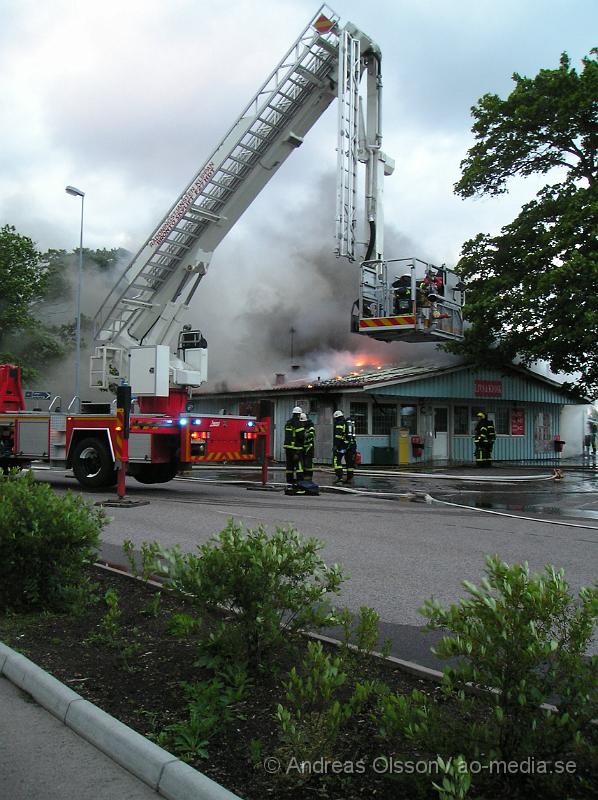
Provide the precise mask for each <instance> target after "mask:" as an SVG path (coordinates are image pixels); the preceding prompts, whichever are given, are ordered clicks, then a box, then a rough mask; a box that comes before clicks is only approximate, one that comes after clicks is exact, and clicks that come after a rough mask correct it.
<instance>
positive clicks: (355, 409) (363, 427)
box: [349, 403, 368, 435]
mask: <svg viewBox="0 0 598 800" xmlns="http://www.w3.org/2000/svg"><path fill="white" fill-rule="evenodd" d="M349 418H350V419H352V420H353V422H354V423H355V433H356V434H357V435H360V434H361V435H364V434H367V432H368V404H367V403H351V404H350V405H349Z"/></svg>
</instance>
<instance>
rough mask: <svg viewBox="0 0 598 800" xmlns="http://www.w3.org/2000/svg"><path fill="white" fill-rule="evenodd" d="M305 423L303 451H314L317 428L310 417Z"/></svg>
mask: <svg viewBox="0 0 598 800" xmlns="http://www.w3.org/2000/svg"><path fill="white" fill-rule="evenodd" d="M303 424H304V425H305V436H304V439H303V452H304V453H313V451H314V445H315V441H316V429H315V426H314V424H313V422H312V421H311V419H308V420H307V422H304V423H303Z"/></svg>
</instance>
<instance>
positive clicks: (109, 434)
mask: <svg viewBox="0 0 598 800" xmlns="http://www.w3.org/2000/svg"><path fill="white" fill-rule="evenodd" d="M91 405H93V406H94V407H90V406H91ZM102 405H103V404H90V406H88V407H87V409H86V410H85V412H84V413H78V414H67V413H62V412H61V411H60V410H59V409H58V408H56V409H55V410H50V411H48V412H45V413H42V412H36V411H25V410H24V409H25V402H24V398H23V392H22V390H21V381H20V374H19V368H18V367H15V366H12V365H7V364H2V365H0V412H1V413H0V468H3V469H5V470H6V469H9V468H10V467H16V466H24V465H28V464H30V463H31V462H32V461H43V462H46V463H48V464H49V465H50V466H54V467H70V468H72V470H73V473H74V475H75V477H76V478H77V480H78V481H79V483H80V484H81V485H82V486H86V487H88V488H99V487H109V486H114V485H115V483H116V479H117V468H118V467H119V466H120V463H121V455H122V446H123V435H122V434H123V425H122V418H121V417H120V416H119V415H117V414H114V413H111V411H110V404H107V408H102ZM94 408H95V409H97V410H99V411H102V412H104V413H97V410H96V411H94ZM269 432H270V426H269V420H268V419H265V420H262V421H258V420H256V419H255V418H252V417H236V416H229V415H218V416H216V415H213V414H209V415H196V414H193V415H187V414H184V413H180V414H176V415H175V414H172V415H168V414H160V413H154V414H143V413H139V414H133V415H131V418H130V438H129V440H128V448H129V452H128V461H127V464H126V472H127V474H128V475H132V476H133V477H135V478H136V479H137V480H138V481H139V482H140V483H165V482H166V481H169V480H171V479H172V478H174V476H175V475H176V474H177V473H178V472H180V471H182V470H187V469H190V468H191V467H193V465H194V464H201V463H211V462H222V461H227V462H252V461H253V462H255V461H256V459H257V457H258V455H260V454H261V457H262V458H263V456H264V454H267V453H268V452H269V449H270V447H269ZM260 440H262V441H263V446H262V447H258V442H260Z"/></svg>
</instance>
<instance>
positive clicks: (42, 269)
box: [0, 225, 128, 379]
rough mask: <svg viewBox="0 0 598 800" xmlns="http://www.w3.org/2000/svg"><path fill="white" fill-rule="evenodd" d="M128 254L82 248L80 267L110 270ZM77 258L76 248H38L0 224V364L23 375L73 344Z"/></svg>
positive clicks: (33, 373) (86, 323) (84, 319)
mask: <svg viewBox="0 0 598 800" xmlns="http://www.w3.org/2000/svg"><path fill="white" fill-rule="evenodd" d="M127 255H128V254H127V253H126V251H124V250H121V249H120V248H114V249H112V250H106V249H105V248H102V249H101V250H89V249H86V248H83V269H84V270H85V272H87V271H90V272H91V271H93V270H95V271H100V272H106V271H109V270H113V269H114V268H115V267H117V265H118V263H119V262H122V261H123V260H124V259H125V258H126V256H127ZM78 262H79V251H78V250H74V251H73V252H72V253H68V252H67V251H66V250H48V251H47V252H46V253H40V252H39V251H38V250H37V249H36V247H35V245H34V243H33V242H32V240H31V239H29V238H28V237H27V236H23V235H21V234H19V233H17V232H16V230H15V228H14V227H12V226H10V225H5V226H4V228H1V229H0V286H1V287H2V291H1V294H0V363H1V362H4V363H15V364H18V365H19V366H21V368H22V371H23V376H24V378H25V379H32V378H34V377H36V375H37V374H38V372H42V371H43V370H44V368H45V367H48V366H49V365H50V364H51V363H53V362H56V361H57V360H59V359H60V358H63V357H65V356H66V355H67V354H68V353H69V352H70V350H72V349H73V347H74V344H75V327H76V320H75V307H74V302H75V298H74V294H75V292H74V289H75V286H76V281H77V277H76V274H77V269H78ZM81 324H82V329H83V331H84V332H85V330H86V329H88V328H89V326H90V321H89V319H88V318H87V317H85V315H82V321H81Z"/></svg>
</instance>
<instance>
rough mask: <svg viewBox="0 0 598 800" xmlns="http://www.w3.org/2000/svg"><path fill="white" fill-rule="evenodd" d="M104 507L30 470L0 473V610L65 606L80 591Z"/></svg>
mask: <svg viewBox="0 0 598 800" xmlns="http://www.w3.org/2000/svg"><path fill="white" fill-rule="evenodd" d="M104 522H105V516H104V513H103V511H101V510H98V509H94V508H92V507H90V506H89V505H88V504H87V503H86V502H85V501H84V500H83V499H82V498H81V497H80V496H78V495H74V494H71V493H70V492H67V493H66V494H64V495H58V494H56V492H54V491H53V489H52V488H51V487H50V486H48V485H47V484H45V483H36V481H35V480H34V478H33V476H32V475H31V474H30V473H21V474H11V475H8V476H0V610H6V609H13V610H28V609H54V610H61V609H66V608H68V607H70V606H72V604H73V603H74V602H76V601H80V600H81V598H82V596H83V595H84V593H85V587H86V585H87V584H86V581H85V579H84V576H83V567H84V566H85V565H86V564H87V563H89V562H90V561H93V560H94V557H95V553H96V550H97V548H98V546H99V533H100V530H101V528H102V527H103V525H104Z"/></svg>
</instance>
